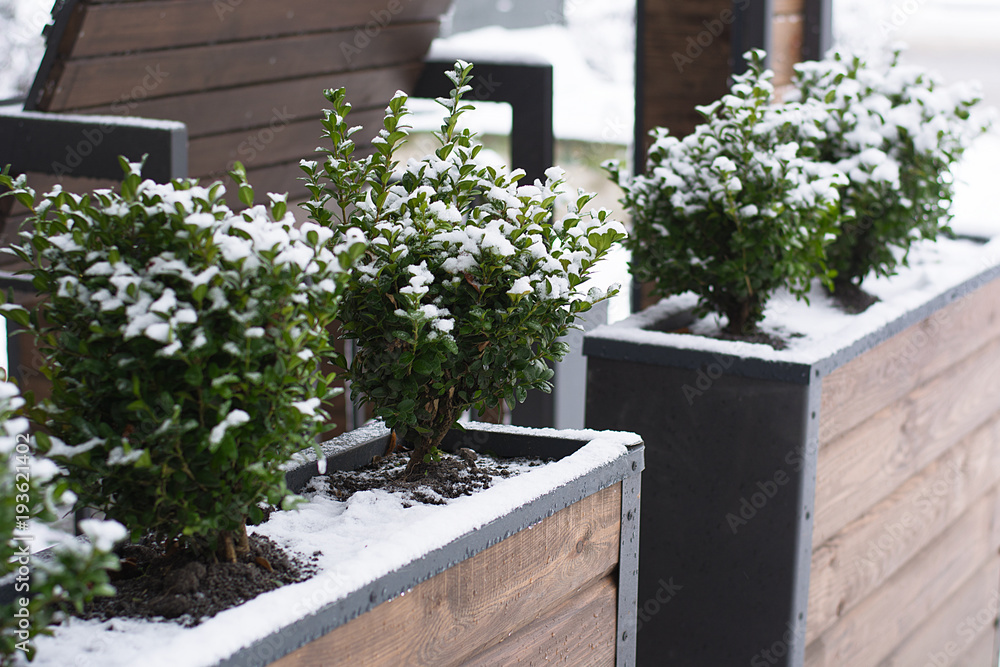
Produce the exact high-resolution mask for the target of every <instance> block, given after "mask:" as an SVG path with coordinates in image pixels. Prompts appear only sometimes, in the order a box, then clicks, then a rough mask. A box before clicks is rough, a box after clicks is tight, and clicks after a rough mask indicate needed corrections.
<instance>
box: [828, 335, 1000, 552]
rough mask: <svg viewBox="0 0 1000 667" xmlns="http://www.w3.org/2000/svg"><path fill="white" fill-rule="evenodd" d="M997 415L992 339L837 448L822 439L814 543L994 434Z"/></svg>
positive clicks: (999, 403)
mask: <svg viewBox="0 0 1000 667" xmlns="http://www.w3.org/2000/svg"><path fill="white" fill-rule="evenodd" d="M952 396H963V397H964V398H963V400H961V401H957V402H956V401H952V400H949V397H952ZM998 418H1000V342H998V341H994V342H992V343H990V344H989V345H987V346H986V347H985V348H984V349H982V350H979V351H977V352H976V353H974V354H973V355H972V356H971V357H969V358H968V359H965V360H963V361H962V362H961V363H960V364H959V365H958V366H956V367H954V368H952V369H950V370H949V371H947V372H945V373H942V374H940V375H939V376H938V377H936V378H934V379H933V380H932V381H931V382H929V383H928V384H926V385H923V386H921V387H918V388H917V389H915V390H914V391H913V392H911V394H909V395H908V396H905V397H903V398H902V399H900V400H898V401H897V402H895V403H894V404H893V405H891V406H889V407H887V408H885V409H883V410H882V411H881V412H879V413H877V414H876V415H874V416H873V417H871V418H869V419H867V420H866V421H865V422H864V423H862V424H861V425H859V426H857V427H856V428H854V429H853V430H852V431H850V432H848V433H846V434H844V435H843V436H841V437H839V438H838V439H837V440H835V441H833V442H832V443H825V442H823V441H821V448H820V452H819V465H818V467H817V479H816V508H817V509H816V523H815V527H814V528H813V543H814V544H818V543H820V542H822V541H824V540H826V539H829V538H830V537H831V536H833V535H834V534H836V532H837V531H839V530H840V529H841V528H842V527H843V526H844V525H846V524H847V523H848V522H849V521H851V520H853V519H855V518H857V517H858V516H860V515H861V514H863V513H864V512H865V511H866V510H867V509H868V508H869V507H871V506H872V505H874V504H875V503H876V502H878V501H879V500H881V499H882V498H883V497H885V495H887V494H888V493H889V492H891V491H892V490H893V489H895V488H897V487H898V486H899V485H900V484H902V483H903V482H905V481H906V480H907V479H909V478H910V477H912V476H913V475H915V474H917V473H918V472H919V471H920V470H921V469H922V468H923V467H924V466H926V465H928V464H930V462H931V461H933V460H934V459H935V458H937V457H938V456H940V455H941V454H942V453H943V452H945V451H947V450H948V449H949V448H951V447H955V446H957V444H958V443H959V442H960V441H963V440H964V439H968V438H970V437H973V433H974V432H976V430H977V429H979V430H983V429H985V430H986V431H992V426H991V424H993V423H994V422H995V421H996V420H997V419H998ZM982 435H983V434H981V436H980V437H982ZM872 443H878V445H879V446H878V447H872Z"/></svg>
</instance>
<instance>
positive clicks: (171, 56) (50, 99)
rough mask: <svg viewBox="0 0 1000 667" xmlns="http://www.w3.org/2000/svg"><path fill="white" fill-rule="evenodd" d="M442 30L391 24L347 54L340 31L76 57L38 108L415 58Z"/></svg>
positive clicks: (348, 36) (346, 35)
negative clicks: (128, 53)
mask: <svg viewBox="0 0 1000 667" xmlns="http://www.w3.org/2000/svg"><path fill="white" fill-rule="evenodd" d="M437 33H438V24H437V22H428V23H411V24H405V25H399V26H396V25H390V26H389V27H387V28H386V29H385V30H383V31H382V32H381V33H379V35H378V36H377V37H376V38H374V39H372V40H371V41H370V43H369V44H368V46H367V48H363V49H358V50H357V52H353V51H347V52H345V50H344V48H343V46H344V45H346V46H350V45H351V44H353V41H352V40H353V39H354V35H353V33H352V32H351V31H341V32H331V33H322V34H316V35H314V34H310V35H301V36H294V37H280V38H277V39H268V40H261V41H254V42H235V43H228V44H219V45H214V46H198V47H193V48H185V49H174V50H170V51H156V52H149V53H139V54H135V55H129V56H104V57H99V58H90V59H86V60H70V61H68V62H66V64H65V67H64V68H63V71H62V75H61V76H60V77H59V78H58V79H57V80H56V81H54V82H52V84H53V90H51V91H49V93H48V94H47V95H46V96H45V97H44V98H43V99H42V100H41V102H40V103H39V109H41V110H44V111H66V110H72V109H78V108H84V107H94V106H101V105H113V104H115V103H119V104H121V103H127V102H128V101H129V100H138V99H145V98H153V97H166V96H169V95H176V94H181V93H190V92H194V91H206V90H217V89H223V88H232V87H237V86H241V85H248V84H256V83H263V82H268V81H287V80H289V79H293V78H296V77H307V76H319V75H322V74H331V73H336V72H343V71H352V70H360V69H367V68H371V67H377V66H382V65H395V64H400V63H407V62H413V61H418V60H421V59H422V58H423V57H424V54H425V53H426V52H427V48H428V47H429V46H430V43H431V41H432V40H433V39H434V37H436V36H437ZM206 63H211V67H207V66H206Z"/></svg>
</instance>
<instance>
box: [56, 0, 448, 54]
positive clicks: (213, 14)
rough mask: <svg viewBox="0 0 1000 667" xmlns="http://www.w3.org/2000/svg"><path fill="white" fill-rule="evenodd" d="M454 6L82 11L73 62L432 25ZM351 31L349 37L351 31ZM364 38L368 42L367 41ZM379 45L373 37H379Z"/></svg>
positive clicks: (299, 3)
mask: <svg viewBox="0 0 1000 667" xmlns="http://www.w3.org/2000/svg"><path fill="white" fill-rule="evenodd" d="M450 4H451V0H420V1H417V2H415V1H414V0H337V2H335V3H327V2H315V0H282V1H281V2H275V0H159V1H156V2H116V3H102V4H91V3H87V12H86V15H85V17H84V19H83V25H82V28H81V30H80V34H79V36H78V37H77V39H76V43H75V45H74V47H73V50H72V55H73V57H81V56H97V55H107V54H109V53H123V52H137V51H149V50H154V49H174V48H177V47H181V46H192V45H196V44H215V43H221V42H230V41H239V40H248V39H258V38H263V37H275V36H281V35H294V34H301V33H310V32H321V31H331V30H338V29H343V28H353V26H360V27H361V31H362V32H364V31H365V30H366V29H367V31H368V35H370V34H377V33H378V32H381V31H382V30H384V29H385V28H386V27H388V26H390V25H400V24H402V23H407V22H414V21H418V22H419V21H436V20H437V18H438V17H439V16H441V15H442V14H444V13H445V12H446V11H447V10H448V6H449V5H450ZM352 31H353V30H352ZM368 35H365V36H366V37H367V36H368ZM376 38H377V37H376Z"/></svg>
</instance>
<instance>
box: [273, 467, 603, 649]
mask: <svg viewBox="0 0 1000 667" xmlns="http://www.w3.org/2000/svg"><path fill="white" fill-rule="evenodd" d="M620 522H621V485H620V484H616V485H614V486H611V487H608V488H607V489H604V490H603V491H599V492H598V493H595V494H594V495H592V496H589V497H588V498H585V499H584V500H582V501H580V502H578V503H576V504H574V505H571V506H570V507H568V508H566V509H564V510H561V511H559V512H557V513H556V514H554V515H553V516H551V517H549V518H548V519H545V520H544V521H542V522H541V523H539V524H537V525H535V526H533V527H532V528H531V530H522V531H521V532H519V533H516V534H515V535H513V536H511V537H510V538H508V539H507V540H504V541H503V542H501V543H499V544H497V545H494V546H492V547H490V548H489V549H487V550H485V551H482V552H480V553H479V554H477V555H476V556H474V557H472V558H470V559H468V560H465V561H463V562H461V563H459V564H458V565H456V566H454V567H452V568H450V569H448V570H446V571H444V572H442V573H441V574H439V575H437V576H436V577H433V578H431V579H429V580H427V581H425V582H423V583H422V584H419V585H418V586H416V587H415V588H413V589H412V590H410V591H407V593H406V594H405V595H403V596H399V597H397V598H394V599H392V600H390V601H388V602H385V603H383V604H381V605H379V606H378V607H376V608H375V609H373V610H371V611H370V612H368V613H366V614H365V615H363V616H361V617H359V618H356V619H354V620H353V621H350V622H349V623H347V624H345V625H342V626H340V627H339V628H337V629H336V630H334V631H332V632H330V633H328V634H327V635H325V636H323V637H322V638H320V639H319V640H317V641H315V642H312V643H311V644H308V645H307V646H304V647H302V648H301V649H299V650H297V651H295V652H294V653H291V654H289V655H287V656H285V657H284V658H282V659H280V660H278V661H276V662H275V663H274V665H275V667H319V666H321V665H329V664H332V663H333V662H336V663H338V664H344V665H361V664H364V665H367V666H376V665H387V666H391V667H396V666H397V665H404V664H408V665H415V664H425V665H436V666H440V667H446V666H448V665H459V664H462V663H464V662H465V661H466V660H468V659H470V658H472V657H473V656H475V655H477V654H481V653H482V652H483V651H484V650H486V649H490V648H492V647H494V646H497V645H499V644H500V643H501V642H502V641H504V640H505V639H506V638H508V637H510V636H512V635H513V634H514V633H515V632H517V631H518V630H521V629H522V628H526V627H527V626H529V625H530V624H531V623H532V622H534V621H535V620H536V619H539V618H542V617H546V616H548V615H549V614H550V613H551V612H555V611H557V610H559V608H560V607H561V606H562V605H563V604H568V603H570V601H571V600H576V606H577V607H578V609H582V610H586V611H584V612H583V613H584V614H585V615H586V614H588V613H590V614H592V613H593V608H592V603H593V596H591V595H585V596H580V595H579V593H580V591H586V590H587V589H590V588H592V587H593V585H594V584H596V583H598V582H600V581H601V580H603V579H605V578H606V577H608V576H609V575H611V574H612V573H613V571H614V569H615V567H616V565H617V561H618V554H619V530H620ZM598 593H599V592H598Z"/></svg>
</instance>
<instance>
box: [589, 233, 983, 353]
mask: <svg viewBox="0 0 1000 667" xmlns="http://www.w3.org/2000/svg"><path fill="white" fill-rule="evenodd" d="M909 263H910V266H909V267H904V268H902V269H900V271H899V273H898V274H897V275H896V276H892V277H890V278H874V277H869V278H868V279H866V280H865V282H864V283H863V285H862V287H863V288H864V289H865V290H866V291H868V292H870V293H871V294H874V295H875V296H877V297H878V298H879V299H880V301H879V302H878V303H876V304H874V305H873V306H871V308H869V309H868V310H867V311H865V312H864V313H861V314H858V315H846V314H844V313H843V312H842V311H841V310H839V309H838V308H837V307H836V305H834V302H833V300H832V299H831V298H830V296H829V295H827V294H826V293H825V291H824V290H823V289H822V287H820V286H819V285H818V284H814V285H813V289H812V292H811V293H810V295H809V301H810V303H809V304H807V303H806V302H805V301H796V300H795V298H794V297H792V296H791V295H789V294H788V293H787V292H784V291H782V292H778V293H777V294H776V295H775V296H774V297H773V298H772V299H771V300H770V301H769V302H768V305H767V308H766V309H765V311H764V320H763V322H762V323H761V325H760V327H761V329H762V330H763V331H764V332H766V333H769V334H772V335H775V336H777V337H779V338H782V339H784V340H786V341H787V342H788V347H787V349H784V350H775V349H773V348H771V347H770V346H768V345H764V344H756V343H744V342H738V341H727V340H720V339H716V338H708V337H705V336H704V335H689V334H675V333H663V332H660V331H650V330H647V329H646V328H645V327H651V326H653V325H655V324H656V323H657V322H658V321H659V320H661V319H663V318H664V317H665V316H667V315H668V314H671V313H676V312H677V311H678V310H682V309H684V308H689V307H692V306H694V305H695V303H696V301H697V299H696V297H695V296H694V295H693V294H690V293H688V294H683V295H680V296H676V297H671V298H670V299H664V300H662V301H660V303H658V304H657V305H655V306H653V307H652V308H648V309H646V310H645V311H643V312H642V313H638V314H636V315H633V316H632V317H630V318H628V319H626V320H624V321H622V322H619V323H617V324H614V325H605V326H602V327H598V328H597V329H595V330H594V331H593V332H592V333H590V334H588V336H589V337H594V338H604V339H611V340H623V341H631V342H635V343H645V344H650V345H668V346H670V347H674V348H680V349H688V350H702V351H705V352H714V353H720V354H731V355H735V356H740V357H746V358H755V359H764V360H772V361H787V362H798V363H805V364H813V363H816V362H817V361H821V360H823V359H826V358H828V357H830V356H831V355H833V354H835V353H836V352H838V351H840V350H842V349H845V348H847V347H849V346H851V345H853V344H854V343H855V342H857V341H859V340H861V339H862V338H864V337H866V336H868V335H870V334H871V333H873V332H874V331H876V330H877V329H879V328H881V327H882V326H884V325H886V324H888V323H890V322H892V321H894V320H896V319H897V318H899V317H900V316H902V315H904V314H905V313H907V312H908V311H910V310H912V309H914V308H916V307H918V306H920V305H922V304H924V303H927V302H928V301H930V300H931V299H933V298H935V297H937V296H939V295H941V294H944V293H945V292H947V291H948V290H949V289H951V288H953V287H956V286H958V285H960V284H962V283H963V282H965V281H967V280H970V279H972V278H974V277H975V276H976V275H978V274H980V273H982V272H983V271H985V270H987V269H990V268H993V267H995V266H998V265H1000V237H997V238H994V239H993V240H992V241H990V242H988V243H986V244H982V243H978V242H974V241H969V240H963V239H957V240H951V239H939V240H938V241H937V242H930V241H920V242H918V243H916V244H914V246H913V247H912V249H911V251H910V258H909ZM725 323H726V322H725V318H723V317H720V316H716V315H709V316H707V317H704V318H702V319H700V320H698V321H696V322H695V323H694V324H693V325H691V326H690V327H689V328H690V329H691V331H692V333H695V334H713V333H718V332H719V331H720V330H721V328H722V327H723V326H725ZM793 334H794V336H793Z"/></svg>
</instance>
